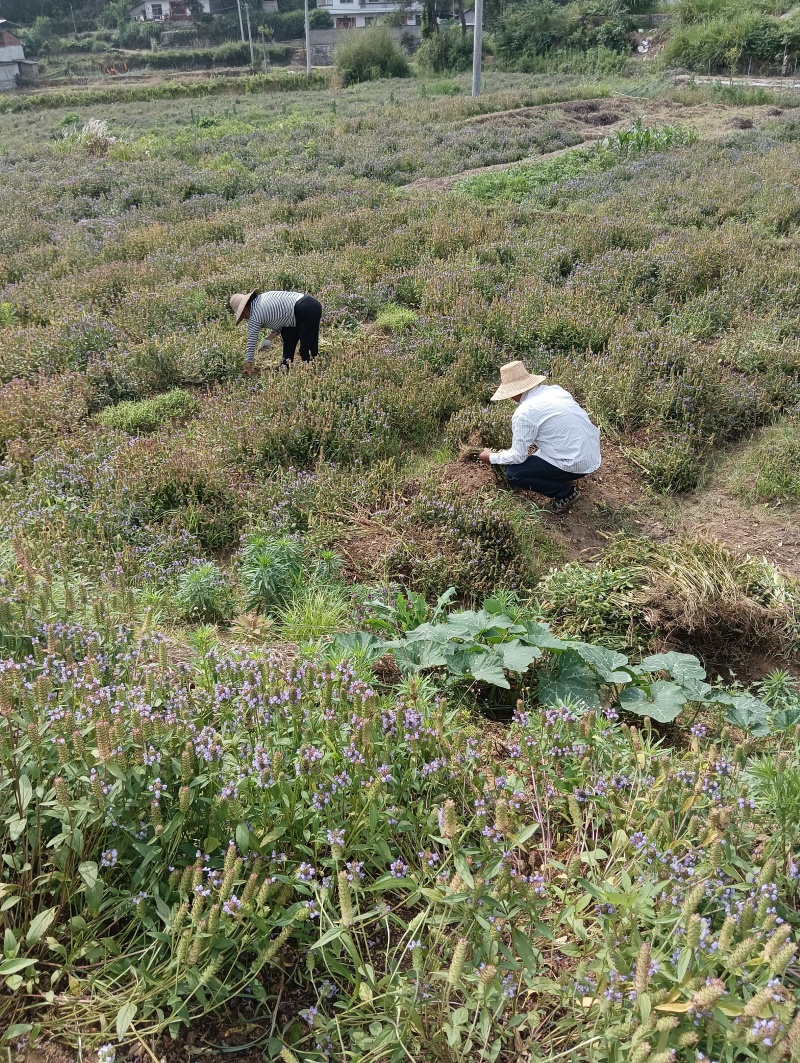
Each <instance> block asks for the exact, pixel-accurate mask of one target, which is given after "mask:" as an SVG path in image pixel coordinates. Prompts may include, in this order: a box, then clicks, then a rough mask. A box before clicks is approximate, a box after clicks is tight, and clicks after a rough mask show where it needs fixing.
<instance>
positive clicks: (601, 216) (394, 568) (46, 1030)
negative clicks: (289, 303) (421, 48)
mask: <svg viewBox="0 0 800 1063" xmlns="http://www.w3.org/2000/svg"><path fill="white" fill-rule="evenodd" d="M487 88H488V91H487V93H486V95H484V96H482V97H481V98H480V100H479V101H472V100H469V99H465V98H456V97H454V96H452V95H450V93H449V89H448V86H447V85H444V86H442V87H441V93H442V94H441V95H438V96H437V95H436V87H435V86H434V87H433V88H431V87H428V88H426V89H425V91H424V92H423V91H422V86H421V85H420V84H419V83H418V82H414V81H412V80H409V81H406V82H403V83H402V84H396V83H389V82H386V83H379V84H370V85H369V86H361V87H356V88H353V89H348V90H342V91H338V92H334V91H331V90H329V89H326V88H321V87H315V88H314V89H313V90H311V91H302V90H299V89H295V90H294V91H293V92H292V94H291V96H288V95H286V94H283V93H278V92H269V93H264V94H263V95H258V96H255V95H252V96H244V95H238V96H237V95H234V94H233V93H226V95H225V96H224V98H217V97H213V98H211V97H208V98H203V99H199V98H193V99H192V100H191V103H190V102H189V101H188V100H186V99H181V100H172V101H170V100H164V99H152V100H150V101H148V102H146V103H144V102H138V101H137V100H128V101H118V102H108V101H105V100H104V102H103V103H102V108H100V106H99V105H97V104H92V102H91V101H90V100H88V99H83V98H80V97H76V98H75V99H74V100H73V101H63V102H64V103H65V108H62V109H59V108H58V107H57V106H52V104H53V102H54V101H53V100H51V101H50V104H51V105H50V106H46V107H45V106H43V105H42V106H41V107H40V106H38V105H37V107H36V109H35V111H34V110H31V112H30V114H28V113H26V114H24V115H22V116H20V115H6V116H5V117H4V122H5V123H7V127H8V132H7V133H6V131H5V129H4V139H3V145H2V149H1V150H2V153H1V154H0V211H1V212H2V217H3V236H2V240H3V249H4V255H3V257H2V259H0V459H1V461H0V809H2V822H3V834H2V839H1V840H0V850H1V851H2V856H3V870H2V873H0V920H2V931H3V935H4V936H3V939H2V940H3V956H2V959H0V1019H1V1020H2V1021H0V1028H2V1030H3V1031H4V1032H3V1033H2V1035H0V1036H2V1041H0V1044H2V1046H3V1049H4V1051H5V1050H7V1054H9V1056H10V1058H11V1059H20V1060H23V1059H25V1054H26V1051H27V1047H28V1046H33V1045H41V1044H42V1043H43V1042H47V1041H48V1040H52V1041H53V1042H57V1043H59V1044H61V1045H67V1046H69V1050H70V1052H71V1053H72V1055H71V1056H69V1057H68V1058H74V1057H75V1053H76V1052H77V1053H78V1057H79V1058H80V1059H83V1060H102V1061H104V1063H109V1061H110V1060H113V1059H114V1058H115V1057H116V1058H117V1059H118V1060H122V1059H126V1058H134V1055H133V1054H134V1053H135V1054H136V1056H135V1057H136V1058H141V1052H143V1051H144V1052H150V1053H151V1054H153V1055H155V1058H161V1054H162V1053H164V1052H167V1051H168V1045H169V1039H170V1037H176V1038H181V1037H184V1036H185V1035H186V1031H187V1028H188V1029H190V1030H192V1031H196V1030H198V1029H200V1030H203V1029H209V1028H210V1027H208V1026H207V1025H206V1024H208V1023H216V1022H219V1023H222V1024H223V1026H227V1029H228V1031H229V1033H230V1036H229V1037H228V1039H227V1041H226V1052H228V1051H230V1050H231V1049H232V1048H235V1047H237V1045H239V1047H240V1048H241V1056H240V1057H235V1058H242V1059H247V1060H255V1059H260V1058H263V1059H278V1058H281V1059H283V1060H284V1061H285V1063H294V1061H295V1060H300V1061H302V1063H323V1061H325V1060H332V1061H341V1063H344V1061H349V1060H352V1061H354V1063H355V1061H361V1063H379V1061H385V1063H400V1061H402V1060H413V1061H418V1063H434V1061H442V1063H467V1061H470V1063H472V1061H486V1063H490V1061H494V1060H501V1061H502V1060H505V1061H511V1060H528V1061H529V1063H540V1061H541V1063H544V1061H545V1060H550V1059H565V1060H566V1059H569V1060H575V1061H577V1063H628V1061H630V1063H645V1061H648V1063H668V1061H674V1063H695V1061H697V1063H700V1061H704V1063H707V1061H709V1060H713V1061H715V1063H740V1061H741V1063H744V1061H749V1060H753V1061H756V1060H758V1061H760V1060H765V1059H767V1060H770V1061H777V1060H783V1059H791V1058H800V1056H799V1053H800V1012H798V1007H797V1003H798V996H797V994H798V968H797V961H796V950H797V944H796V936H797V928H798V924H800V919H798V915H797V906H798V890H800V854H798V845H799V844H800V837H798V823H800V758H799V756H798V739H797V726H798V722H800V695H798V692H797V686H796V683H795V680H794V679H793V671H794V669H795V665H796V647H797V633H798V629H800V589H798V584H797V583H796V581H795V580H793V579H792V578H791V576H790V575H787V574H784V573H781V572H779V571H778V570H777V569H776V568H775V567H774V566H773V565H770V564H769V563H768V562H766V561H762V560H751V559H749V558H744V557H741V556H738V555H737V554H736V553H735V552H733V551H731V550H728V549H726V548H725V547H724V546H720V545H717V544H714V543H709V542H706V541H702V540H688V541H680V542H678V541H675V542H672V541H670V540H669V539H668V538H667V539H665V538H664V537H663V536H662V537H661V539H660V540H659V541H658V542H656V541H653V540H650V539H647V538H646V537H643V536H642V535H640V534H637V535H635V536H634V535H626V534H625V531H624V529H625V527H626V525H625V521H624V520H623V519H622V517H620V518H619V520H617V518H616V517H614V515H613V514H612V521H616V525H615V524H614V523H612V525H611V527H612V528H613V529H614V530H616V531H619V532H620V534H619V535H617V536H615V537H614V538H613V540H612V541H611V542H610V543H609V546H608V549H607V550H606V551H605V553H604V556H603V557H602V558H601V559H600V560H599V562H598V563H597V564H596V565H588V564H587V563H586V561H585V556H584V559H583V560H582V561H576V560H572V561H571V562H570V563H568V564H564V563H563V562H564V561H566V560H567V559H568V554H565V547H564V543H563V541H562V540H561V539H559V538H558V536H557V535H556V534H555V533H554V531H553V529H552V528H551V527H550V526H548V525H547V523H546V521H545V519H544V518H543V516H542V515H541V514H539V513H538V512H537V511H535V510H533V509H532V508H531V507H530V506H528V505H526V504H525V503H523V502H522V501H520V500H518V499H517V498H515V497H514V496H512V495H510V494H509V493H506V492H502V491H500V490H495V489H493V488H492V487H491V486H489V485H485V486H483V487H475V486H474V485H471V484H470V483H468V482H467V480H466V479H459V478H458V477H457V476H456V477H454V476H452V475H449V474H450V473H452V471H453V467H454V458H455V456H456V453H457V449H458V445H459V443H461V442H462V441H465V440H467V439H469V438H471V437H472V436H473V435H474V434H475V433H477V434H478V435H479V436H480V438H481V441H482V443H484V444H487V445H491V446H498V445H503V444H505V443H506V442H507V440H508V415H507V411H505V410H503V409H499V410H498V409H496V408H494V409H488V408H487V407H488V403H487V397H488V395H489V394H490V388H491V387H492V384H493V382H494V380H495V378H496V375H497V369H498V366H499V365H500V364H502V363H503V362H506V361H509V360H511V359H513V358H522V359H524V360H525V361H526V362H527V364H528V366H529V368H531V369H532V370H533V369H536V370H542V371H546V372H549V373H550V375H551V376H552V378H553V380H554V381H555V382H558V383H562V384H564V386H566V387H568V388H569V389H570V390H572V391H573V392H574V394H575V395H576V397H577V398H579V399H580V400H581V401H582V402H583V403H584V404H585V405H586V406H587V408H588V410H589V412H590V413H591V415H592V417H593V419H594V420H595V421H596V423H599V424H600V425H601V426H602V428H603V430H604V433H605V436H606V439H607V440H608V441H609V443H610V442H611V441H612V440H613V441H614V443H615V444H616V445H617V446H618V447H619V448H620V449H621V451H622V452H623V453H625V454H627V455H629V457H630V459H631V467H632V468H634V469H635V470H636V472H635V475H636V477H637V482H638V484H639V486H640V489H641V491H642V492H643V494H642V498H644V499H645V500H646V504H647V505H651V506H653V507H656V506H658V505H660V504H661V503H660V502H659V493H661V494H680V492H684V491H688V490H692V489H694V488H696V487H697V485H698V483H699V482H700V481H701V480H702V477H703V476H704V475H705V470H706V469H707V468H708V467H709V465H710V464H711V463H712V462H713V460H715V459H716V458H717V457H718V455H719V453H720V452H721V450H722V448H724V447H726V446H727V445H728V444H732V443H734V442H736V441H737V440H739V439H742V438H746V437H748V436H749V435H750V434H752V433H753V432H755V431H757V430H760V429H761V428H762V427H763V426H767V425H770V426H771V427H770V428H769V429H768V430H767V431H766V432H765V433H763V434H762V436H760V439H759V442H758V444H757V447H756V449H754V450H751V451H750V452H749V454H748V456H747V457H746V459H745V460H744V461H743V463H742V465H741V469H740V470H739V477H738V480H737V484H738V487H737V490H738V491H739V493H740V495H741V498H742V499H743V501H742V505H746V504H750V500H752V499H756V500H757V501H758V502H759V503H762V504H763V501H764V500H765V499H767V500H770V499H772V498H773V497H774V496H775V492H776V491H777V492H781V494H780V497H781V498H785V499H786V500H787V501H790V500H791V498H792V497H794V496H795V495H796V490H795V488H796V484H795V481H796V477H794V479H792V477H791V475H787V473H786V470H785V469H784V468H782V466H781V454H782V453H783V452H784V449H783V448H784V447H785V448H787V450H786V452H787V453H794V450H793V449H792V448H793V447H794V449H796V435H797V428H796V415H797V410H798V405H799V404H800V340H799V339H798V336H800V304H799V303H798V298H797V291H798V287H799V285H798V281H799V280H800V258H799V257H798V252H797V247H796V243H795V239H794V234H795V231H796V226H797V220H798V219H797V209H796V205H795V203H796V199H797V182H798V177H797V175H798V158H799V157H798V148H797V143H796V137H797V130H796V122H795V119H794V117H793V115H792V112H791V111H790V110H787V111H786V112H785V113H783V114H776V115H772V116H765V117H764V119H763V121H761V122H760V124H759V127H758V128H757V129H755V130H753V131H749V132H737V133H735V134H733V133H731V134H728V135H725V136H723V137H722V138H720V139H717V140H714V141H710V140H704V139H702V138H701V139H699V140H697V139H695V138H694V135H693V134H690V133H688V132H687V131H686V130H685V129H684V128H683V127H682V126H679V125H675V126H674V127H672V128H673V133H672V134H670V135H669V136H668V135H667V134H666V133H664V132H663V130H664V129H665V128H667V127H665V126H664V127H662V132H661V134H660V135H657V134H656V133H652V134H648V133H647V129H648V128H649V127H648V126H647V124H646V122H645V123H644V124H642V123H639V125H638V127H637V128H638V133H635V134H634V133H632V134H631V135H630V136H631V137H635V136H638V137H640V138H641V139H642V140H644V139H647V140H648V146H647V148H646V149H645V148H643V149H642V150H641V152H638V153H633V152H632V151H631V150H630V137H628V138H627V139H626V138H625V137H618V138H617V148H616V149H614V143H613V140H612V139H611V138H609V139H608V140H607V142H606V146H605V147H604V148H603V149H602V151H603V153H604V154H603V164H602V165H601V166H594V165H591V166H583V165H581V166H578V167H577V168H576V167H575V166H573V165H572V163H571V162H568V163H563V164H557V165H553V164H552V162H551V163H547V162H543V163H541V164H537V165H536V166H535V167H534V169H535V172H536V174H537V175H541V174H546V175H549V176H548V179H547V180H544V179H541V180H540V179H539V177H537V178H536V179H535V180H529V179H528V178H527V177H526V176H525V174H524V173H523V172H522V170H517V169H513V170H509V171H501V172H500V173H499V174H495V175H493V176H492V177H491V178H488V179H483V178H481V179H479V180H478V183H472V182H471V181H470V180H467V181H464V182H461V183H459V186H458V188H457V189H456V190H455V191H454V192H452V193H450V192H445V193H441V192H439V191H435V190H433V189H432V188H427V187H426V186H425V184H424V180H425V179H438V178H442V177H455V176H456V175H459V174H462V173H464V172H465V171H468V170H472V169H475V168H478V167H482V166H489V165H497V164H505V163H518V162H519V161H520V160H523V159H527V158H529V157H531V156H538V155H542V154H545V153H547V152H549V151H552V150H557V149H561V148H570V147H572V146H573V145H575V144H577V143H578V142H579V141H580V139H581V137H580V135H579V134H577V133H576V132H575V126H574V123H573V124H572V125H570V124H569V123H568V122H566V120H565V117H564V116H565V113H566V111H565V109H566V108H567V107H569V106H575V107H578V106H580V105H581V101H590V100H594V101H597V100H606V99H607V98H608V97H609V96H610V94H611V90H610V89H609V88H608V87H605V86H598V85H593V86H587V85H581V84H579V83H577V82H575V81H568V80H566V79H565V82H564V84H562V85H553V84H552V83H545V82H544V81H542V82H541V83H539V82H537V79H536V78H532V77H523V76H511V75H494V74H489V75H488V76H487ZM648 91H655V90H653V87H652V86H651V87H650V89H649V90H648ZM663 91H664V92H667V91H668V90H663ZM698 98H699V97H698V94H697V92H695V94H694V96H693V101H694V104H695V105H697V100H698ZM55 102H61V101H60V100H59V101H55ZM609 102H611V101H609ZM717 106H719V105H717ZM66 108H69V109H66ZM90 120H92V121H90ZM674 130H678V131H679V132H678V133H675V132H674ZM623 143H624V144H627V145H628V147H627V148H626V149H625V150H622V146H623ZM654 146H657V147H658V148H659V149H660V150H657V151H656V150H651V149H652V148H653V147H654ZM581 150H582V151H583V150H585V149H581ZM612 150H617V155H616V156H615V157H614V158H609V156H608V154H607V153H609V152H611V151H612ZM588 157H589V156H581V158H588ZM556 158H564V156H558V157H556ZM503 173H508V174H509V175H510V176H509V178H508V179H505V178H503V177H502V174H503ZM528 176H530V175H528ZM550 177H552V180H551V179H550ZM412 182H414V183H415V187H414V188H413V189H406V188H404V186H405V185H409V184H411V183H412ZM419 182H422V183H419ZM481 182H482V183H481ZM255 287H257V288H261V289H268V288H273V287H276V288H284V287H285V288H295V289H298V290H303V291H308V292H310V293H313V294H314V295H315V296H317V297H318V298H319V299H320V301H321V302H322V303H323V306H324V308H325V318H324V322H323V336H322V348H321V353H320V357H319V358H318V359H317V360H316V362H314V363H313V364H311V365H310V366H295V367H294V368H293V370H292V372H291V373H290V374H288V375H279V374H277V373H272V372H265V373H264V374H263V375H262V376H261V377H259V378H243V377H242V376H241V367H242V361H243V353H244V336H243V334H242V332H241V330H239V331H237V330H236V329H235V328H234V326H233V324H232V321H231V319H230V317H229V315H228V313H227V310H226V298H227V296H228V295H229V294H230V293H231V292H235V291H248V290H250V289H251V288H255ZM259 358H261V359H262V361H263V359H265V358H269V355H268V354H266V355H265V354H260V355H259ZM773 422H778V424H777V425H773ZM784 441H785V442H784ZM754 455H755V457H754ZM759 456H760V457H759ZM462 473H463V467H462ZM787 485H788V486H787ZM645 492H649V493H645ZM573 556H574V555H573ZM665 603H666V604H665ZM667 606H668V608H667ZM693 639H694V640H695V641H696V644H695V643H693V641H692V640H693ZM712 644H713V646H714V652H715V653H716V655H717V656H716V660H717V661H718V660H719V659H720V658H719V653H720V652H722V653H723V658H722V659H723V662H724V663H727V664H728V665H730V664H736V663H737V661H738V660H743V659H746V658H747V654H749V653H750V652H752V651H753V650H757V651H758V652H759V653H763V654H765V655H768V656H770V658H771V667H772V669H773V670H772V671H771V672H769V674H768V675H766V677H765V678H763V679H762V680H761V682H760V683H758V684H757V685H752V684H751V685H750V686H749V687H746V686H745V685H744V684H742V683H736V682H735V681H732V680H731V676H730V672H728V673H727V679H726V680H723V679H720V678H718V677H717V676H716V675H712V674H711V666H710V665H709V664H706V665H705V666H704V664H703V663H701V661H700V660H699V659H698V656H702V655H704V651H705V649H706V648H708V647H711V646H712ZM720 644H724V646H723V650H722V651H721V650H720ZM694 649H697V651H698V656H694V655H692V654H691V653H688V652H684V651H686V650H694ZM657 651H663V652H657ZM709 652H710V651H709ZM726 653H727V655H728V656H725V654H726ZM735 654H739V657H738V658H737V657H736V656H735ZM766 671H768V669H767V670H766ZM764 673H765V670H764V669H762V670H761V672H760V675H761V676H764ZM487 717H488V719H489V721H490V722H488V723H487ZM226 1036H227V1034H226ZM237 1039H238V1040H237ZM179 1051H182V1049H179ZM220 1058H221V1057H220Z"/></svg>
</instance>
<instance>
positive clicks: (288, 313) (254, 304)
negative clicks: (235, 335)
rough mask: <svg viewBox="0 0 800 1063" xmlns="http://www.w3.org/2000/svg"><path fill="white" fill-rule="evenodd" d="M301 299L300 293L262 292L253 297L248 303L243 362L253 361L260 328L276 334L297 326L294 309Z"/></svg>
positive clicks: (301, 294)
mask: <svg viewBox="0 0 800 1063" xmlns="http://www.w3.org/2000/svg"><path fill="white" fill-rule="evenodd" d="M302 298H303V293H302V292H262V293H261V294H260V295H256V296H254V297H253V299H252V300H251V302H250V320H249V322H248V326H247V352H246V353H245V356H244V360H245V362H248V363H249V362H252V361H253V358H254V357H255V353H256V344H257V343H258V334H259V332H260V331H261V329H262V328H268V329H270V331H272V332H278V331H279V330H280V329H282V328H289V327H292V328H293V327H294V326H295V325H296V324H297V322H296V321H295V317H294V308H295V305H296V304H297V303H299V302H300V300H301V299H302Z"/></svg>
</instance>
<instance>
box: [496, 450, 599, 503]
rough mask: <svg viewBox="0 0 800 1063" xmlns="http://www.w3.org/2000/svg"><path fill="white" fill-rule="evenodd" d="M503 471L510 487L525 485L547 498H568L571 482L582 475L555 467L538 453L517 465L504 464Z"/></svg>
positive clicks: (570, 491)
mask: <svg viewBox="0 0 800 1063" xmlns="http://www.w3.org/2000/svg"><path fill="white" fill-rule="evenodd" d="M503 471H504V472H505V474H506V480H508V483H509V485H510V486H511V487H526V488H527V489H528V490H529V491H536V492H537V494H540V495H545V496H546V497H547V498H569V496H570V495H571V494H572V484H573V483H574V481H575V480H581V479H583V475H584V474H583V473H574V472H564V471H563V470H562V469H557V468H556V467H555V465H551V464H550V462H549V461H545V460H544V458H540V457H539V455H538V454H531V456H530V457H529V458H526V459H525V461H521V462H520V463H519V465H504V466H503Z"/></svg>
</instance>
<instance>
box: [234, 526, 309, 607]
mask: <svg viewBox="0 0 800 1063" xmlns="http://www.w3.org/2000/svg"><path fill="white" fill-rule="evenodd" d="M304 574H305V556H304V550H303V546H302V544H301V543H300V542H299V541H298V540H297V539H296V538H292V537H291V536H288V535H282V536H279V537H277V538H275V537H273V536H270V535H266V534H263V533H259V532H253V533H251V534H250V535H248V536H247V538H246V540H245V542H244V545H243V546H242V549H241V552H240V564H239V579H240V580H241V583H242V586H243V587H244V591H245V594H246V595H247V601H248V607H249V608H250V609H253V610H257V611H259V612H270V611H273V612H274V611H276V610H278V609H280V608H281V607H282V606H284V605H285V604H286V603H287V602H288V600H289V599H290V598H291V597H292V595H293V593H294V592H295V591H296V590H297V589H298V588H299V587H300V585H301V583H302V582H303V577H304Z"/></svg>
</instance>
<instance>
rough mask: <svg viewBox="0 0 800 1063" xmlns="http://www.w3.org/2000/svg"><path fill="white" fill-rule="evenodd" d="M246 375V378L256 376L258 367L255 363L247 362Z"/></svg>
mask: <svg viewBox="0 0 800 1063" xmlns="http://www.w3.org/2000/svg"><path fill="white" fill-rule="evenodd" d="M244 375H245V376H255V375H256V367H255V365H254V363H253V362H245V363H244Z"/></svg>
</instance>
